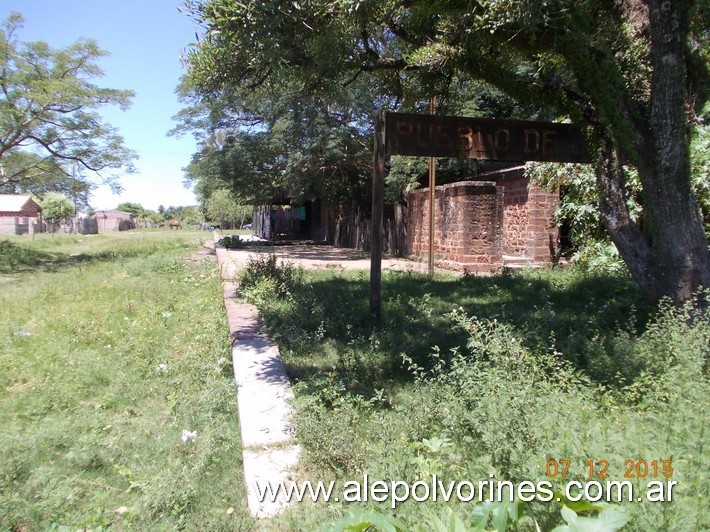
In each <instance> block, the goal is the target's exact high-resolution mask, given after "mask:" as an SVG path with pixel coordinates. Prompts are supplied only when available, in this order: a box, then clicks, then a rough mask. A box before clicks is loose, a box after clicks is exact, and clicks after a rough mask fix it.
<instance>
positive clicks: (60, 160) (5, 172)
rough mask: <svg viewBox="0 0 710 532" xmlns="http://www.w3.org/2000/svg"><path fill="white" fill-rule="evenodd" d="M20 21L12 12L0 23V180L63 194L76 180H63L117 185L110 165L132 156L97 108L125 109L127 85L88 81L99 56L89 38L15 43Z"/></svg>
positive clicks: (128, 162) (124, 165) (119, 165)
mask: <svg viewBox="0 0 710 532" xmlns="http://www.w3.org/2000/svg"><path fill="white" fill-rule="evenodd" d="M22 23H23V19H22V16H21V15H20V14H18V13H12V14H11V15H10V16H9V17H8V19H7V20H6V21H5V22H4V23H3V24H2V27H1V28H0V186H1V187H3V188H5V189H9V188H12V189H15V190H18V189H19V190H22V191H30V192H37V193H41V192H43V191H45V190H48V189H54V190H58V191H61V192H67V193H69V192H71V189H72V188H77V187H76V186H68V187H67V186H65V185H66V184H67V183H70V182H74V181H80V182H81V183H82V184H83V185H84V186H83V187H82V188H83V190H84V191H88V190H89V189H90V188H91V187H92V186H94V184H95V183H94V181H92V178H97V179H98V181H99V182H101V183H105V184H108V185H109V186H111V187H112V188H113V189H114V190H120V185H119V183H118V181H117V176H116V174H115V171H117V170H119V169H125V170H127V171H132V170H133V166H132V162H133V160H134V159H135V158H136V155H135V153H134V152H132V151H131V150H129V149H127V148H126V147H125V146H124V143H123V139H122V138H121V136H120V135H118V133H117V131H116V129H115V128H113V127H111V126H110V125H108V124H106V123H105V122H104V121H103V120H102V119H101V117H100V116H99V114H98V113H97V109H99V108H101V107H103V106H105V105H118V106H120V107H121V108H122V109H126V108H127V107H128V106H129V105H130V100H131V98H132V96H133V92H131V91H125V90H115V89H107V88H101V87H99V86H97V85H95V84H93V83H92V82H91V80H92V79H94V78H96V77H99V76H101V75H102V74H103V73H102V71H101V69H100V68H99V66H98V64H97V60H98V59H100V58H101V57H103V56H105V55H106V52H104V51H102V50H101V49H100V48H99V47H98V46H97V44H96V43H95V42H94V41H91V40H86V41H77V42H76V43H75V44H73V45H71V46H69V47H67V48H63V49H53V48H52V47H50V46H49V45H48V44H47V43H45V42H43V41H38V42H29V43H22V42H20V41H19V40H18V39H17V32H18V30H19V29H20V28H21V27H22ZM61 176H64V177H65V178H66V179H62V177H61ZM70 184H71V183H70ZM67 188H68V189H69V190H67Z"/></svg>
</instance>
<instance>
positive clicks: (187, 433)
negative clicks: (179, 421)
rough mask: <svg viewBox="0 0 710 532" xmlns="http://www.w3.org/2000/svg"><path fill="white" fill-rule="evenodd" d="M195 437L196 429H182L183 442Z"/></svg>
mask: <svg viewBox="0 0 710 532" xmlns="http://www.w3.org/2000/svg"><path fill="white" fill-rule="evenodd" d="M195 438H197V431H196V430H187V429H183V431H182V437H181V439H182V441H183V442H184V443H187V442H189V441H190V440H194V439H195Z"/></svg>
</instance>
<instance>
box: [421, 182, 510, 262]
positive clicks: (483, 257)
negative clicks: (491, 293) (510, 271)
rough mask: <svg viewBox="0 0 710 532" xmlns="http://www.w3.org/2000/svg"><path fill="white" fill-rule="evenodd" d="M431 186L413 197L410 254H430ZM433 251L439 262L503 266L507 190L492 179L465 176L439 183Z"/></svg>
mask: <svg viewBox="0 0 710 532" xmlns="http://www.w3.org/2000/svg"><path fill="white" fill-rule="evenodd" d="M428 193H429V189H428V188H427V189H421V190H417V191H416V192H414V193H412V194H411V195H410V196H409V227H408V229H409V230H408V233H407V243H408V251H409V254H410V255H413V256H415V257H417V258H420V259H423V258H424V257H426V256H427V253H428V249H429V248H428V238H429V232H428V230H427V228H428V227H429V194H428ZM435 201H436V214H435V216H436V223H435V241H434V253H435V258H436V264H437V266H439V267H444V268H450V269H455V270H469V271H490V270H494V269H497V268H499V267H500V266H501V265H502V256H503V189H502V187H498V186H496V184H495V183H494V182H490V181H483V182H476V181H462V182H459V183H452V184H450V185H444V186H441V187H437V190H436V200H435Z"/></svg>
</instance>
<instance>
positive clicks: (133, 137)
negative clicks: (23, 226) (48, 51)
mask: <svg viewBox="0 0 710 532" xmlns="http://www.w3.org/2000/svg"><path fill="white" fill-rule="evenodd" d="M181 4H182V0H61V1H57V0H0V20H3V21H4V20H5V19H6V18H7V16H8V14H9V13H11V12H13V11H18V12H20V13H22V15H23V16H24V18H25V19H26V22H25V24H24V27H23V28H22V29H21V30H20V31H19V32H18V38H19V40H20V41H25V42H27V41H39V40H43V41H46V42H47V43H49V44H50V46H52V47H54V48H62V47H65V46H68V45H70V44H72V43H74V42H76V41H77V40H78V39H80V38H84V39H93V40H95V41H97V42H98V44H99V46H100V47H101V48H102V49H103V50H105V51H107V52H109V53H110V55H109V56H108V57H104V58H101V59H100V60H99V65H100V66H101V67H102V68H103V70H104V73H105V76H104V77H102V78H99V79H96V80H94V83H96V84H97V85H99V86H101V87H106V88H112V89H129V90H132V91H134V92H135V93H136V95H135V97H134V98H133V105H132V106H131V107H130V109H128V110H127V111H121V110H120V109H119V108H118V107H114V108H111V107H105V108H103V109H102V110H101V111H100V113H101V115H102V116H103V117H104V119H105V120H106V121H107V122H108V123H110V124H111V125H113V126H114V127H117V128H118V129H119V132H120V134H121V135H122V136H123V138H124V141H125V145H126V146H127V147H128V148H130V149H132V150H133V151H135V152H137V153H138V155H139V157H140V158H139V159H138V161H137V162H136V164H135V166H136V169H137V172H136V173H135V174H125V173H123V174H120V176H121V177H120V183H121V185H122V186H123V188H124V191H123V193H122V194H120V195H114V194H112V192H111V191H110V190H109V189H108V187H105V186H102V187H100V188H99V189H97V190H96V191H94V193H93V194H92V198H91V200H90V204H91V206H92V207H93V208H94V209H111V208H115V207H116V206H117V205H118V204H119V203H121V202H124V201H130V202H135V203H140V204H141V205H142V206H143V207H144V208H146V209H153V210H157V208H158V206H159V205H163V206H164V207H168V206H175V207H177V206H181V205H182V206H186V205H196V204H197V200H196V198H195V196H194V194H193V193H192V192H191V191H190V190H188V189H185V188H184V187H183V185H182V181H183V171H182V169H183V168H184V167H185V166H187V165H188V163H189V162H190V157H191V156H192V154H193V153H194V152H195V151H196V144H195V141H194V139H193V138H192V137H191V136H190V135H189V134H188V135H185V136H184V137H182V138H175V137H168V136H167V132H168V131H169V130H170V129H172V128H173V127H174V126H175V122H174V121H173V120H172V117H173V116H174V115H176V114H177V113H178V111H179V110H180V109H181V108H182V105H181V104H180V103H179V102H178V100H177V96H176V95H175V88H176V87H177V85H178V83H179V81H180V76H182V75H183V74H184V73H185V70H184V69H183V67H182V64H181V62H180V57H181V54H182V52H183V51H184V50H185V49H186V48H187V47H188V46H189V44H190V43H193V42H195V40H196V36H195V35H196V31H197V28H196V27H195V25H194V23H193V22H192V20H191V19H189V18H188V17H187V16H186V15H184V14H182V13H179V12H178V10H177V8H178V6H180V5H181Z"/></svg>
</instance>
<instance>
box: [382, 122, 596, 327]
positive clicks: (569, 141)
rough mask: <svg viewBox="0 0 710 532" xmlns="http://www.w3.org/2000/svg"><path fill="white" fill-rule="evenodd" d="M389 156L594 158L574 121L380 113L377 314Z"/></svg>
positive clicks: (517, 159) (583, 160)
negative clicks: (589, 153)
mask: <svg viewBox="0 0 710 532" xmlns="http://www.w3.org/2000/svg"><path fill="white" fill-rule="evenodd" d="M387 155H411V156H418V157H458V158H465V159H486V160H492V161H503V162H505V161H508V162H523V161H541V162H543V161H544V162H570V163H586V162H589V160H590V159H589V155H588V154H587V152H586V150H585V144H584V139H583V137H582V134H581V133H580V131H579V130H578V129H576V128H575V127H574V126H573V125H571V124H556V123H551V122H533V121H525V120H493V119H483V118H469V117H458V116H435V115H418V114H405V113H384V116H383V117H382V116H381V117H378V119H377V120H376V121H375V150H374V161H373V171H372V239H371V242H372V248H371V251H370V253H371V255H370V312H371V314H372V315H373V316H379V315H380V307H381V299H382V297H381V296H382V211H383V208H384V183H385V157H386V156H387ZM432 197H433V191H432ZM430 254H431V255H432V256H433V253H430Z"/></svg>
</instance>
